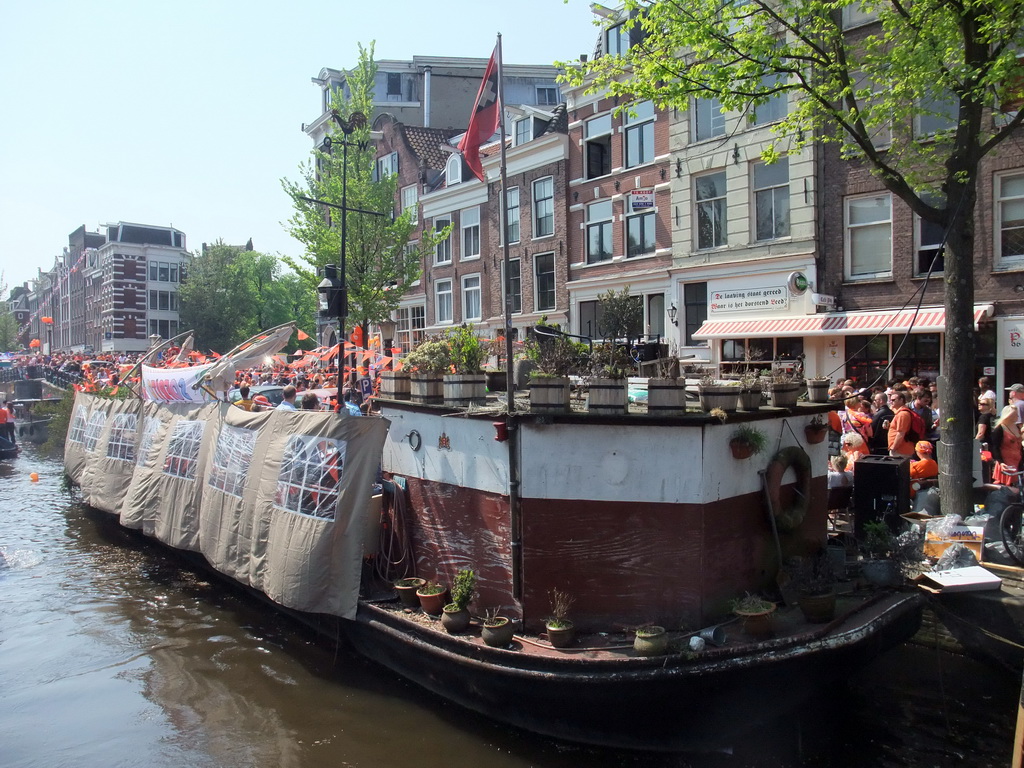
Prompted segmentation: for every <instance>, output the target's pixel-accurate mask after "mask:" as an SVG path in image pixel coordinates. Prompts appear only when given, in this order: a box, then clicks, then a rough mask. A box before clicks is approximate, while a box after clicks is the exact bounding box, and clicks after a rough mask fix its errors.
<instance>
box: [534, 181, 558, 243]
mask: <svg viewBox="0 0 1024 768" xmlns="http://www.w3.org/2000/svg"><path fill="white" fill-rule="evenodd" d="M554 233H555V181H554V179H553V178H552V177H551V176H548V177H546V178H543V179H537V181H535V182H533V236H534V237H547V236H548V235H553V234H554Z"/></svg>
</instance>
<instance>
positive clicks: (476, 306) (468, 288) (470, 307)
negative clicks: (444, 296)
mask: <svg viewBox="0 0 1024 768" xmlns="http://www.w3.org/2000/svg"><path fill="white" fill-rule="evenodd" d="M482 317H483V307H482V305H481V303H480V275H466V276H465V277H463V278H462V319H463V320H464V321H468V320H480V319H481V318H482Z"/></svg>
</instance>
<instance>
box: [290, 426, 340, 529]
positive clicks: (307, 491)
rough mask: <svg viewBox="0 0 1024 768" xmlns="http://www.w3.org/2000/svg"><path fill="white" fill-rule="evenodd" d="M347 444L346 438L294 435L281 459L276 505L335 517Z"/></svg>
mask: <svg viewBox="0 0 1024 768" xmlns="http://www.w3.org/2000/svg"><path fill="white" fill-rule="evenodd" d="M346 445H347V442H346V441H345V440H334V439H330V438H324V437H317V436H315V435H295V436H293V437H292V438H291V440H289V441H288V445H287V446H286V447H285V449H284V456H283V457H282V460H281V473H280V474H279V475H278V478H277V494H276V496H275V497H274V503H275V505H276V506H278V507H280V508H281V509H285V510H288V511H289V512H296V513H298V514H300V515H310V516H311V517H319V518H321V519H323V520H334V516H335V510H336V508H337V506H338V487H339V486H340V485H341V478H342V472H343V470H344V468H345V446H346Z"/></svg>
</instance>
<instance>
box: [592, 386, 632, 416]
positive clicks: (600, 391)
mask: <svg viewBox="0 0 1024 768" xmlns="http://www.w3.org/2000/svg"><path fill="white" fill-rule="evenodd" d="M587 410H588V411H590V413H597V414H604V415H614V416H621V415H622V414H625V413H627V412H628V410H629V389H628V382H627V380H626V379H604V378H601V379H591V380H590V395H589V398H588V401H587Z"/></svg>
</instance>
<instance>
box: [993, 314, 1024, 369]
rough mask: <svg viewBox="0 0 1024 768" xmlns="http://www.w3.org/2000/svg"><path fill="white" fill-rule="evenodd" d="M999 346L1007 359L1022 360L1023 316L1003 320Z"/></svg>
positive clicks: (1023, 355) (1023, 351)
mask: <svg viewBox="0 0 1024 768" xmlns="http://www.w3.org/2000/svg"><path fill="white" fill-rule="evenodd" d="M999 336H1000V338H999V346H1000V348H1001V349H1002V353H1003V357H1004V358H1005V359H1007V360H1024V318H1018V319H1014V320H1004V321H1003V323H1002V331H1001V333H1000V334H999Z"/></svg>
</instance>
